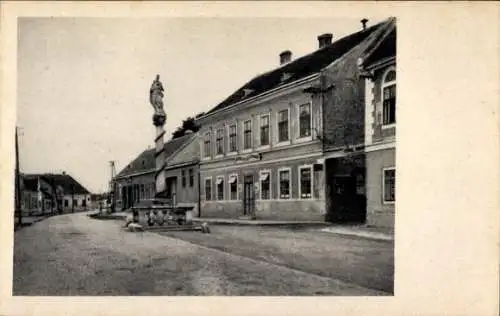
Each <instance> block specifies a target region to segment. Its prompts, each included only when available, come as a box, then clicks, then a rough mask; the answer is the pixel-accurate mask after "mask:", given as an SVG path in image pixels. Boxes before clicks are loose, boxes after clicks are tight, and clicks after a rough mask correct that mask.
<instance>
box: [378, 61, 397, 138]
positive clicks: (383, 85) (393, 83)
mask: <svg viewBox="0 0 500 316" xmlns="http://www.w3.org/2000/svg"><path fill="white" fill-rule="evenodd" d="M391 71H394V72H395V73H396V79H395V80H391V81H387V82H386V81H385V78H386V77H387V75H388V74H389V73H390V72H391ZM397 81H398V79H397V72H396V67H395V66H390V67H388V68H387V69H386V70H385V71H384V73H383V75H382V81H381V84H380V104H381V106H382V122H381V124H380V125H381V127H382V129H386V128H392V127H395V126H396V106H397ZM392 86H394V94H395V96H394V122H392V123H388V124H385V123H384V90H385V89H386V88H390V87H392Z"/></svg>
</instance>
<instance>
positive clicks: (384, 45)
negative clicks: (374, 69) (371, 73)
mask: <svg viewBox="0 0 500 316" xmlns="http://www.w3.org/2000/svg"><path fill="white" fill-rule="evenodd" d="M395 56H396V28H394V29H393V30H392V31H391V32H390V33H389V34H388V35H387V37H386V38H384V39H383V40H382V42H381V43H380V45H379V46H378V47H377V48H376V49H375V50H374V51H373V52H372V53H371V54H370V55H369V56H367V57H366V59H365V60H364V62H363V64H364V65H365V67H369V66H370V65H371V64H372V63H375V62H377V61H380V60H383V59H386V58H389V57H395Z"/></svg>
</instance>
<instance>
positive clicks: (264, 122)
mask: <svg viewBox="0 0 500 316" xmlns="http://www.w3.org/2000/svg"><path fill="white" fill-rule="evenodd" d="M260 145H261V146H267V145H269V114H266V115H262V116H261V117H260Z"/></svg>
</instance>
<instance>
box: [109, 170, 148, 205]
mask: <svg viewBox="0 0 500 316" xmlns="http://www.w3.org/2000/svg"><path fill="white" fill-rule="evenodd" d="M115 183H116V192H115V199H116V209H117V210H121V209H122V207H123V206H124V196H123V194H122V188H124V187H125V188H128V187H130V186H132V187H133V191H132V194H133V199H134V201H137V200H141V199H148V198H153V197H154V194H155V180H154V172H149V173H145V174H140V175H136V176H131V177H130V178H120V179H116V180H115ZM141 188H144V191H143V190H141Z"/></svg>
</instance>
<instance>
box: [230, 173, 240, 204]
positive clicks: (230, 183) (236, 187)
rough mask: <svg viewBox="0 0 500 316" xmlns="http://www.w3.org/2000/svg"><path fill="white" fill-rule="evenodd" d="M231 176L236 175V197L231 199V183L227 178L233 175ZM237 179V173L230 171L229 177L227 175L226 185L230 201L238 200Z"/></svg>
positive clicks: (238, 179)
mask: <svg viewBox="0 0 500 316" xmlns="http://www.w3.org/2000/svg"><path fill="white" fill-rule="evenodd" d="M233 176H234V177H236V198H235V199H233V195H232V193H233V192H232V191H231V184H232V183H230V182H229V179H231V177H233ZM239 181H240V177H239V176H238V174H237V173H231V174H230V175H229V177H228V180H227V186H228V192H229V200H230V201H238V200H239V197H240V196H239V195H240V192H239V189H238V185H239V183H240V182H239Z"/></svg>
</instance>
